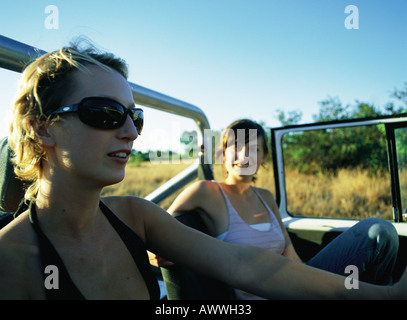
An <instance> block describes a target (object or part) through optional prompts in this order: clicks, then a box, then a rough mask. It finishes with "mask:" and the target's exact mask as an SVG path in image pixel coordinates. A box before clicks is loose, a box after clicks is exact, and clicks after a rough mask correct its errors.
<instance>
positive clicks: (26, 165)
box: [8, 42, 128, 201]
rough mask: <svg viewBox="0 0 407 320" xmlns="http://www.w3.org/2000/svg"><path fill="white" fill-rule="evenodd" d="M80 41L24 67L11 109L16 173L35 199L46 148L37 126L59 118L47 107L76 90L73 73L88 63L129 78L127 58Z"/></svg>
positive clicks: (27, 196)
mask: <svg viewBox="0 0 407 320" xmlns="http://www.w3.org/2000/svg"><path fill="white" fill-rule="evenodd" d="M79 45H80V43H79V42H78V44H73V45H71V46H70V47H64V48H62V49H61V50H58V51H55V52H50V53H47V54H45V55H43V56H41V57H40V58H38V59H36V60H34V61H33V62H31V63H30V64H29V65H28V66H27V67H26V68H25V70H24V72H23V74H22V77H21V80H20V83H19V87H18V89H17V93H16V96H15V99H14V103H13V106H12V110H11V121H10V127H9V138H8V140H9V144H10V147H11V149H12V150H13V153H14V157H13V162H14V165H15V173H16V175H17V177H19V178H20V179H21V180H23V181H27V182H28V183H27V185H28V187H27V189H26V191H25V199H26V200H29V201H33V200H35V197H36V194H37V192H38V188H39V179H40V177H41V168H42V159H43V158H44V156H45V150H44V148H43V146H42V144H41V142H40V141H41V140H40V139H39V138H38V130H37V129H38V128H41V127H43V126H44V125H51V124H52V123H53V122H54V121H57V120H58V117H56V118H55V117H54V118H51V117H47V116H45V112H46V111H47V110H55V109H57V108H58V107H61V103H62V102H63V100H64V98H65V97H67V96H68V95H69V94H70V93H72V92H73V91H74V90H75V85H76V84H75V81H73V78H72V73H73V72H74V71H75V70H81V71H83V72H86V71H87V68H86V66H87V65H97V66H99V67H101V68H103V69H107V70H112V69H113V70H116V71H117V72H119V73H120V74H121V75H122V76H123V77H124V78H126V79H127V76H128V68H127V64H126V63H125V61H124V60H122V59H120V58H118V57H116V56H114V55H113V54H111V53H102V52H98V51H97V50H96V49H95V48H94V47H93V46H90V45H87V48H85V49H81V48H80V47H79Z"/></svg>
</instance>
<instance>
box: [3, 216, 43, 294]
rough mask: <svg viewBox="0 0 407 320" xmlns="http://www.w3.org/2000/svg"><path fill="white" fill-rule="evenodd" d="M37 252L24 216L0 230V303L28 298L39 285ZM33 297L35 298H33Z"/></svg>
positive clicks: (30, 228) (27, 220) (35, 242)
mask: <svg viewBox="0 0 407 320" xmlns="http://www.w3.org/2000/svg"><path fill="white" fill-rule="evenodd" d="M38 257H39V249H38V246H37V240H36V237H35V233H34V232H33V230H32V227H31V225H30V222H29V219H28V214H27V213H24V214H21V215H20V216H19V217H17V218H16V219H14V220H13V221H11V222H10V223H9V224H8V225H6V226H5V227H4V228H3V229H1V230H0V299H3V298H4V299H13V298H16V299H20V298H29V297H30V296H32V295H33V292H34V291H35V290H33V289H32V288H34V287H38V286H33V284H34V283H36V282H38V281H40V278H39V277H38V275H39V274H38V273H39V272H40V271H41V270H40V265H39V263H38V261H39V259H38ZM34 295H35V294H34Z"/></svg>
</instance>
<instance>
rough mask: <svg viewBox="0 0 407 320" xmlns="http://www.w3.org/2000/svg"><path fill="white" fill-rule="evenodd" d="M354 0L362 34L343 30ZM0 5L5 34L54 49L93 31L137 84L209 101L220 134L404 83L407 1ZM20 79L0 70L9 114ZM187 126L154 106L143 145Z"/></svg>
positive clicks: (386, 92) (307, 114) (0, 106)
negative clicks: (51, 19)
mask: <svg viewBox="0 0 407 320" xmlns="http://www.w3.org/2000/svg"><path fill="white" fill-rule="evenodd" d="M48 5H55V6H56V7H57V8H58V18H59V19H58V20H59V21H58V22H59V26H58V29H55V30H54V29H47V28H46V27H45V25H44V21H45V20H46V18H47V16H48V15H47V14H46V13H45V8H46V7H47V6H48ZM348 5H355V6H357V8H358V11H359V29H351V30H349V29H347V28H345V24H344V22H345V19H346V18H347V17H348V16H349V14H346V13H345V12H344V11H345V7H346V6H348ZM1 7H2V10H1V13H0V34H2V35H4V36H6V37H9V38H13V39H15V40H18V41H21V42H24V43H27V44H30V45H33V46H36V47H39V48H41V49H43V50H46V51H50V50H55V49H58V48H60V47H61V46H63V45H67V44H68V43H69V41H70V40H71V39H72V38H75V37H77V36H80V35H85V36H87V37H88V38H90V39H91V40H92V41H93V42H94V43H95V44H96V45H97V46H98V47H99V48H101V49H105V50H108V51H112V52H114V53H115V54H117V55H119V56H120V57H122V58H124V59H125V60H126V61H127V62H128V63H129V66H130V77H129V80H130V81H131V82H134V83H137V84H139V85H142V86H145V87H147V88H150V89H153V90H156V91H159V92H162V93H164V94H167V95H170V96H173V97H175V98H178V99H181V100H184V101H187V102H189V103H192V104H194V105H196V106H198V107H200V108H201V109H203V110H204V111H205V113H206V114H207V117H208V119H209V122H210V125H211V127H212V128H213V129H215V130H220V129H222V128H224V127H225V126H227V125H228V124H229V123H230V122H232V121H233V120H236V119H238V118H243V117H249V118H251V119H254V120H256V121H264V122H265V123H266V125H267V126H276V125H280V124H279V122H278V121H277V120H276V110H278V109H280V110H285V111H286V112H289V111H293V110H300V111H302V112H303V121H302V122H311V121H312V115H313V114H316V113H318V110H319V102H320V101H322V100H324V99H326V98H327V97H329V96H331V97H338V98H339V99H340V100H341V101H342V102H343V103H345V104H346V103H354V101H355V100H360V101H365V102H368V103H372V104H374V105H376V106H379V107H381V106H383V105H384V104H385V103H386V102H388V101H391V98H390V93H391V92H392V91H393V90H394V89H395V88H402V87H403V85H404V83H405V82H407V64H406V58H407V42H406V40H405V39H406V34H407V22H406V17H407V1H404V0H389V1H379V0H363V1H357V0H308V1H306V0H284V1H283V0H278V1H274V0H250V1H249V0H132V1H130V0H116V1H105V0H102V1H100V0H99V1H94V0H88V1H85V0H82V1H77V0H71V1H62V0H53V1H50V0H47V1H42V0H37V1H31V0H14V1H7V3H6V2H3V3H2V4H1ZM18 77H19V75H18V74H16V73H14V72H9V71H4V70H0V86H1V87H0V93H1V94H0V117H1V118H2V119H3V118H4V116H5V114H6V112H7V109H8V108H9V105H10V101H11V99H12V98H13V94H14V92H15V87H16V81H17V79H18ZM178 125H179V126H180V129H179V130H180V131H183V130H187V129H188V130H189V129H193V128H194V124H193V122H192V121H190V120H184V119H183V118H180V117H174V116H169V115H163V114H162V113H160V112H155V111H151V110H148V109H147V110H146V131H145V135H144V136H143V137H141V138H140V141H139V147H140V149H145V148H147V149H148V148H149V147H150V146H152V145H153V144H154V143H157V140H161V142H162V141H163V140H165V139H157V137H159V136H162V135H165V136H166V137H167V138H168V136H171V135H172V136H173V137H172V138H171V139H175V140H177V139H178V137H176V131H177V130H175V129H174V128H175V127H177V126H178ZM165 126H168V127H167V128H166V127H165ZM165 128H166V129H165ZM159 130H162V131H159ZM169 131H170V132H172V134H169V135H168V132H169ZM157 132H158V133H157ZM165 132H167V134H165ZM6 133H7V131H6V130H4V125H2V126H1V128H0V134H1V136H3V135H5V134H6ZM153 137H154V139H153ZM165 143H167V141H166V140H165ZM134 147H135V148H136V149H137V147H138V145H137V143H136V144H135V146H134ZM162 148H165V147H162Z"/></svg>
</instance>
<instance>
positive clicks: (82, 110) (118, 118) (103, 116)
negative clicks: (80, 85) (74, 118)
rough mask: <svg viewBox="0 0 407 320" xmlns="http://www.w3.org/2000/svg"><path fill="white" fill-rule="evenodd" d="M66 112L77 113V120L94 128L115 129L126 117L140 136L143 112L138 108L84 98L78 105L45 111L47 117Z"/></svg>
mask: <svg viewBox="0 0 407 320" xmlns="http://www.w3.org/2000/svg"><path fill="white" fill-rule="evenodd" d="M67 112H77V113H78V115H79V119H80V120H81V121H82V122H83V123H85V124H87V125H89V126H91V127H95V128H99V129H117V128H120V127H121V126H122V125H123V124H124V122H125V121H126V118H127V115H129V116H130V118H131V119H132V120H133V122H134V126H135V127H136V129H137V132H138V134H141V131H142V130H143V124H144V115H143V110H142V109H140V108H131V109H128V108H126V107H125V106H123V105H122V104H121V103H119V102H117V101H115V100H113V99H109V98H104V97H89V98H84V99H83V100H82V101H81V102H79V103H78V104H71V105H67V106H62V107H60V108H58V109H56V110H51V111H47V112H46V113H45V114H46V115H47V116H49V115H54V114H61V113H67Z"/></svg>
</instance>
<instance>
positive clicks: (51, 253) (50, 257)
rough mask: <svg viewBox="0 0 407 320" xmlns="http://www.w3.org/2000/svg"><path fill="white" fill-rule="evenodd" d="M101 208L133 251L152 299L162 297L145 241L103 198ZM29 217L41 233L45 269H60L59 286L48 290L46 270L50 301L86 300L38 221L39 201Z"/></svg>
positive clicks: (32, 206)
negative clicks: (37, 206)
mask: <svg viewBox="0 0 407 320" xmlns="http://www.w3.org/2000/svg"><path fill="white" fill-rule="evenodd" d="M99 207H100V209H101V210H102V212H103V214H104V215H105V216H106V218H107V219H108V220H109V222H110V224H111V225H112V227H113V228H114V229H115V230H116V232H117V233H118V234H119V236H120V238H121V239H122V241H123V242H124V244H125V245H126V247H127V249H128V250H129V251H130V254H131V255H132V257H133V260H134V262H135V263H136V264H137V267H138V269H139V271H140V273H141V275H142V277H143V279H144V281H145V283H146V285H147V288H148V291H149V294H150V299H152V300H158V299H159V298H160V289H159V286H158V282H157V280H156V279H155V277H154V275H153V273H152V270H151V266H150V263H149V260H148V256H147V253H146V248H145V245H144V242H143V241H142V240H141V239H140V237H139V236H138V235H137V234H136V233H135V232H134V231H133V230H132V229H130V228H129V227H128V226H127V225H126V224H124V223H123V222H122V221H121V220H120V219H119V218H117V217H116V215H115V214H113V212H112V211H111V210H110V209H109V208H108V207H107V206H106V205H105V204H103V202H102V201H100V202H99ZM29 217H30V222H31V225H32V226H33V228H34V230H35V232H36V234H37V238H38V245H39V250H40V256H41V265H42V269H43V270H44V271H45V268H46V267H47V266H56V267H57V268H58V272H59V274H58V280H59V288H58V289H53V288H51V289H47V288H46V287H45V280H46V278H47V276H48V275H47V274H45V273H44V288H45V294H46V298H47V299H48V300H83V299H85V297H84V296H83V295H82V293H81V292H80V291H79V289H78V288H77V286H76V285H75V283H74V282H73V281H72V279H71V277H70V276H69V273H68V270H67V268H66V266H65V264H64V262H63V261H62V259H61V257H60V255H59V253H58V251H57V250H56V249H55V247H54V246H53V245H52V243H51V241H49V239H48V238H47V236H46V235H45V234H44V232H43V231H42V230H41V228H40V226H39V223H38V218H37V213H36V210H35V204H30V213H29Z"/></svg>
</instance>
